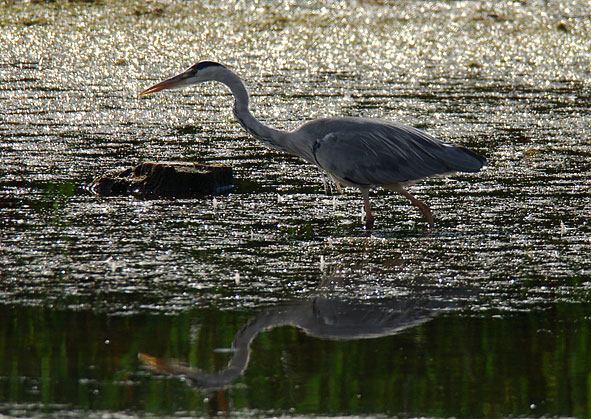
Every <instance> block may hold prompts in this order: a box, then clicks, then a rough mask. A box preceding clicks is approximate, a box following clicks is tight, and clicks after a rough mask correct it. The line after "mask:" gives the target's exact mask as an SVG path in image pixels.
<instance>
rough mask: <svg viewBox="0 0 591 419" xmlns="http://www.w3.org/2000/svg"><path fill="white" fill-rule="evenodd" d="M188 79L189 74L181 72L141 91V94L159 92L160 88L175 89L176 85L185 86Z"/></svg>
mask: <svg viewBox="0 0 591 419" xmlns="http://www.w3.org/2000/svg"><path fill="white" fill-rule="evenodd" d="M186 79H187V75H186V74H185V73H181V74H179V75H178V76H174V77H171V78H169V79H167V80H164V81H161V82H160V83H158V84H155V85H154V86H152V87H148V88H147V89H146V90H144V91H143V92H141V93H140V94H139V96H140V97H141V96H146V95H149V94H151V93H156V92H159V91H160V90H164V89H174V88H176V87H183V86H185V85H186V83H185V80H186Z"/></svg>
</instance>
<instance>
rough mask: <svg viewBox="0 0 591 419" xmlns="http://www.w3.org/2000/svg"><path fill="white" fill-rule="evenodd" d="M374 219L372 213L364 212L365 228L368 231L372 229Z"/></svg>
mask: <svg viewBox="0 0 591 419" xmlns="http://www.w3.org/2000/svg"><path fill="white" fill-rule="evenodd" d="M374 221H375V217H374V216H373V215H372V214H366V215H365V229H366V230H368V231H369V230H372V229H373V224H374Z"/></svg>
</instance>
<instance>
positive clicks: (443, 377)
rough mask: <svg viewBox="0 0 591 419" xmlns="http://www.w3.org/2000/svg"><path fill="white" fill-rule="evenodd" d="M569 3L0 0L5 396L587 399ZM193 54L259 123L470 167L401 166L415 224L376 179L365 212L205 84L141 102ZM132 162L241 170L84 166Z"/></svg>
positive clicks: (263, 410) (423, 405)
mask: <svg viewBox="0 0 591 419" xmlns="http://www.w3.org/2000/svg"><path fill="white" fill-rule="evenodd" d="M589 6H591V4H589V3H586V2H549V3H547V2H532V3H527V4H522V3H513V2H501V3H497V2H490V3H487V2H452V3H450V2H396V3H394V4H389V3H382V2H359V3H355V4H349V3H341V2H326V3H324V4H322V5H316V3H314V4H311V3H306V2H298V1H291V2H290V1H288V2H272V3H265V2H254V3H252V2H237V3H235V4H229V5H228V4H227V3H225V5H224V6H213V5H208V4H206V3H205V4H200V3H195V4H193V3H191V4H190V5H189V4H186V3H182V2H178V3H176V2H158V3H156V2H154V3H148V4H145V3H143V2H138V3H129V2H127V3H124V4H119V3H117V2H111V1H103V2H67V3H65V2H53V3H37V2H31V3H27V2H22V3H21V2H17V3H4V4H2V5H0V9H1V10H2V13H1V14H0V16H2V17H1V19H0V24H1V25H2V31H0V45H2V47H3V50H4V51H6V53H5V54H3V55H2V57H1V58H0V72H1V80H2V87H1V88H0V120H1V121H2V124H0V138H1V143H0V155H1V161H0V220H1V222H2V229H1V231H0V237H1V245H0V262H1V266H2V268H1V270H0V275H1V276H0V278H1V281H0V295H1V296H2V304H1V305H0V313H1V314H0V322H1V324H2V326H1V327H0V331H1V333H2V338H1V339H0V414H9V415H15V416H23V415H26V416H35V415H39V416H44V415H48V416H64V415H70V416H99V415H103V414H113V415H117V414H120V415H129V416H135V415H177V416H184V415H210V414H217V413H218V412H225V413H227V414H230V415H236V416H258V415H386V416H392V415H403V416H415V415H428V416H470V417H474V416H508V415H528V416H531V415H533V416H542V415H556V416H579V417H589V416H591V358H589V355H588V354H589V353H591V347H590V346H591V341H590V336H591V334H590V328H591V313H590V311H589V306H588V303H589V299H590V297H591V262H589V259H590V258H589V254H591V226H590V224H589V207H590V204H591V193H590V185H591V175H590V174H589V173H590V170H589V169H590V166H589V156H590V146H591V140H590V138H589V132H590V128H591V124H590V122H589V121H590V119H589V114H590V112H589V109H590V108H591V100H590V99H589V98H590V97H591V95H590V93H591V92H590V91H591V85H590V83H589V78H588V70H589V68H591V62H590V61H591V55H590V54H589V47H590V46H591V45H590V44H591V43H590V41H589V39H590V38H589V35H590V33H591V17H590V16H589V13H588V10H589ZM200 59H210V60H217V61H220V62H223V63H225V64H226V65H228V66H230V67H232V68H233V69H234V70H235V71H236V72H238V73H239V74H240V75H241V76H242V77H243V78H244V80H245V81H246V83H247V85H248V87H249V88H250V90H251V92H252V96H253V97H252V101H253V111H254V113H255V114H256V115H257V116H259V117H260V118H261V120H263V121H265V122H266V123H268V124H270V125H273V126H276V127H278V128H283V129H293V128H296V127H297V126H298V125H299V124H300V123H301V122H303V121H306V120H308V119H311V118H315V117H320V116H336V115H355V116H368V117H380V118H387V119H393V120H398V121H401V122H403V123H406V124H409V125H413V126H417V127H419V128H421V129H423V130H426V131H427V132H429V133H430V134H432V135H435V136H437V137H439V138H441V139H443V140H447V141H452V142H455V143H458V144H462V145H465V146H467V147H469V148H471V149H473V150H475V151H477V152H479V153H481V154H482V155H484V156H486V157H487V159H488V162H489V166H488V167H487V168H486V169H484V170H483V171H482V172H480V173H477V174H458V175H454V176H451V177H448V178H435V179H430V180H427V181H424V182H421V183H419V184H417V185H415V186H413V187H412V188H411V191H412V193H414V194H415V195H416V196H417V197H419V198H420V199H422V200H423V201H425V202H427V203H428V204H429V205H430V206H431V208H432V209H433V211H434V215H435V218H436V222H437V225H438V228H437V229H436V230H435V231H433V232H427V231H426V230H425V227H426V225H425V221H424V219H423V218H422V215H421V214H420V212H419V211H418V210H416V208H414V207H412V206H411V205H409V204H408V203H407V202H406V201H405V200H404V199H403V198H401V197H398V196H394V195H393V194H391V193H387V192H383V191H378V192H376V193H374V194H373V195H372V199H373V203H374V204H373V205H374V208H375V212H376V215H377V217H378V219H377V222H376V227H375V229H374V230H373V232H372V234H369V235H368V234H367V232H366V231H365V230H364V229H363V227H362V223H361V220H360V210H361V199H360V196H359V193H358V192H356V191H354V190H345V192H344V194H338V193H336V192H335V193H331V192H329V191H327V190H326V188H325V186H324V185H323V181H322V176H321V174H320V173H319V172H318V171H317V170H316V169H315V168H313V167H310V166H308V165H305V164H303V163H301V162H300V161H299V159H297V158H295V157H290V156H286V155H284V154H282V153H279V152H275V151H272V150H269V149H267V148H265V147H264V145H262V144H260V143H258V142H257V141H256V140H254V139H252V138H249V137H247V136H246V134H245V133H244V132H243V131H242V130H241V128H240V126H239V125H238V123H237V122H236V121H235V120H234V119H233V116H232V112H231V97H230V96H229V93H228V92H227V91H226V90H225V89H224V88H223V87H220V86H218V85H213V84H204V85H201V86H199V87H196V88H191V89H186V90H181V91H174V92H166V93H165V92H162V93H159V94H157V95H154V96H152V97H149V98H144V99H138V98H137V93H138V92H139V91H141V90H142V89H144V88H146V87H148V86H149V85H151V84H153V83H154V82H157V81H159V80H161V79H163V78H166V77H168V76H171V75H173V74H176V73H177V72H179V71H181V70H183V69H184V68H186V67H188V66H189V65H191V64H193V63H194V62H195V61H197V60H200ZM147 160H182V161H205V162H207V161H209V162H212V161H215V162H221V163H224V164H227V165H230V166H232V167H233V169H234V173H235V178H236V182H235V183H236V187H235V190H234V192H232V193H230V194H228V195H223V196H216V197H215V198H214V197H206V198H203V199H152V200H139V199H136V198H132V197H113V198H102V197H98V196H95V195H93V194H91V193H90V192H89V191H88V190H87V189H86V186H87V185H88V184H89V183H90V181H91V180H92V179H93V178H94V177H95V176H99V175H102V174H104V173H106V172H109V171H112V170H115V169H119V168H124V167H129V166H132V165H135V164H137V163H139V162H142V161H147ZM245 336H246V337H247V338H248V339H247V338H245ZM235 339H236V340H235ZM249 339H251V340H249ZM233 341H234V342H235V348H234V349H229V348H230V346H231V345H232V342H233ZM245 342H246V343H247V344H246V345H244V343H245ZM249 342H250V345H248V343H249ZM241 348H242V349H241ZM138 353H142V354H147V355H149V356H153V357H158V358H160V359H161V360H162V362H163V363H162V364H159V366H160V369H161V371H156V370H154V368H150V367H149V366H148V365H146V363H145V362H142V361H141V360H139V359H138ZM244 354H247V355H248V357H247V358H246V361H247V362H246V363H245V362H244ZM232 360H234V361H232ZM239 361H240V362H239ZM175 362H180V363H181V364H182V365H187V366H189V367H191V368H192V369H191V370H190V371H189V372H187V371H186V370H185V371H184V373H185V374H188V375H189V376H194V375H195V374H198V373H197V372H196V371H195V369H196V368H198V369H200V370H202V371H204V372H206V373H215V372H218V373H219V374H218V375H223V376H224V380H222V381H221V382H220V381H219V377H217V378H216V379H217V380H218V381H213V384H212V381H211V380H213V378H211V376H208V377H209V378H208V379H209V380H210V381H207V379H206V380H205V381H203V378H202V376H201V375H199V377H200V378H199V380H201V381H199V380H193V381H191V380H190V379H185V380H181V379H180V378H179V377H177V375H176V374H168V373H166V371H164V370H166V369H167V368H168V369H170V368H172V367H171V365H172V366H174V365H176V364H175ZM228 362H234V363H236V365H235V366H234V367H232V366H231V367H230V368H229V369H226V368H227V367H226V365H227V363H228ZM237 365H239V366H237ZM173 372H174V371H173ZM214 378H215V377H214Z"/></svg>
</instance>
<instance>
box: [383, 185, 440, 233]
mask: <svg viewBox="0 0 591 419" xmlns="http://www.w3.org/2000/svg"><path fill="white" fill-rule="evenodd" d="M388 189H390V190H392V191H395V192H399V193H401V194H402V195H404V196H405V197H407V198H408V199H410V202H412V203H413V204H414V205H416V206H417V207H419V209H420V210H421V211H422V213H423V215H424V216H425V218H426V219H427V222H428V223H429V228H434V227H435V220H434V219H433V213H431V209H430V208H429V207H428V206H427V205H425V204H424V203H423V202H421V201H419V200H418V199H417V198H415V197H414V196H412V195H411V194H409V193H408V192H407V191H406V190H405V189H404V188H403V187H402V186H400V185H391V186H388Z"/></svg>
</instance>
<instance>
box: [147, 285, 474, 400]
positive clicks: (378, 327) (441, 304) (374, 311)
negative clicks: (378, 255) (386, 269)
mask: <svg viewBox="0 0 591 419" xmlns="http://www.w3.org/2000/svg"><path fill="white" fill-rule="evenodd" d="M441 292H442V291H441V290H437V291H436V294H431V296H430V295H429V291H428V290H427V291H426V290H423V289H421V290H419V293H420V296H415V295H413V296H408V295H407V296H396V297H391V298H383V299H374V300H363V301H359V300H347V299H340V298H329V297H323V296H322V297H320V296H318V297H314V298H312V299H310V300H306V301H302V302H300V303H292V304H289V305H285V306H280V307H274V308H270V309H267V310H265V311H262V312H261V313H259V314H258V315H256V316H255V317H254V318H253V319H251V320H250V321H249V322H248V323H247V324H246V325H245V326H244V327H243V328H242V329H241V330H240V331H239V332H238V333H237V334H236V336H235V337H234V341H233V343H232V349H233V350H234V353H233V356H232V358H231V360H230V362H229V363H228V366H227V368H225V369H224V370H222V371H219V372H216V373H205V372H203V371H200V370H198V369H194V368H189V367H186V366H183V365H178V364H176V363H173V362H170V363H169V362H166V361H163V360H161V359H159V358H155V357H152V356H149V355H145V354H139V357H140V359H142V360H143V361H144V362H146V363H147V364H149V365H151V366H152V367H154V368H155V369H157V370H159V371H163V372H166V373H169V374H173V375H179V376H182V377H184V378H186V379H188V380H189V381H190V382H192V383H193V384H194V385H196V386H198V387H201V388H209V389H213V388H221V387H224V386H226V385H228V384H230V383H231V382H232V381H233V380H234V379H235V378H237V377H239V376H240V375H241V374H242V373H243V372H244V370H245V369H246V367H247V365H248V361H249V357H250V343H251V342H252V341H253V340H254V338H255V337H256V336H257V335H258V334H259V333H261V332H263V331H265V330H269V329H272V328H275V327H280V326H288V325H290V326H295V327H298V328H300V329H302V330H303V331H304V332H305V333H306V334H308V335H310V336H314V337H317V338H320V339H338V340H354V339H370V338H377V337H384V336H390V335H394V334H396V333H399V332H401V331H403V330H405V329H408V328H412V327H415V326H417V325H419V324H421V323H424V322H426V321H428V320H430V319H431V318H433V317H434V316H436V315H438V314H440V313H441V312H443V311H444V310H446V309H451V308H454V307H456V306H458V305H459V303H458V298H459V299H461V297H459V296H458V294H469V291H466V290H463V291H460V292H458V290H454V295H453V296H452V297H453V298H449V297H446V296H445V295H443V296H441ZM456 297H458V298H456Z"/></svg>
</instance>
